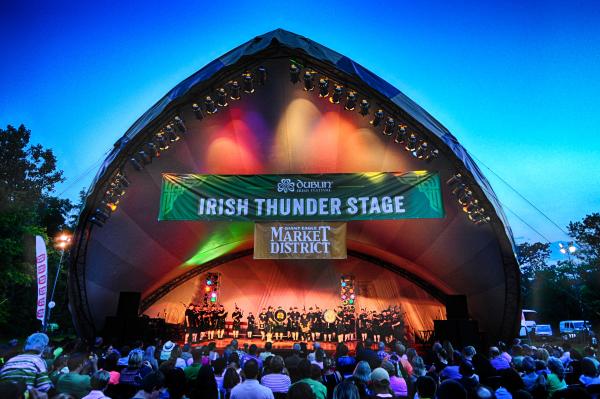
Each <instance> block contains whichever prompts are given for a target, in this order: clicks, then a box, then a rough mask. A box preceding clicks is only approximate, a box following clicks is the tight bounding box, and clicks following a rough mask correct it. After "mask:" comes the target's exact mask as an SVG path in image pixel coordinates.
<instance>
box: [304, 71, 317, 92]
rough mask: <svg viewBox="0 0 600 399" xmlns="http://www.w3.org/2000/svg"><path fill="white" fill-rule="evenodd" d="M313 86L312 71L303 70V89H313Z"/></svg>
mask: <svg viewBox="0 0 600 399" xmlns="http://www.w3.org/2000/svg"><path fill="white" fill-rule="evenodd" d="M314 88H315V82H314V80H313V73H312V72H311V71H306V72H304V90H306V91H313V90H314Z"/></svg>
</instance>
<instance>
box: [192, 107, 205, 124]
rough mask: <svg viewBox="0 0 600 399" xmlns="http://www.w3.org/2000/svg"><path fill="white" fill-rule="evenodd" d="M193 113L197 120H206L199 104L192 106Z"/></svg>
mask: <svg viewBox="0 0 600 399" xmlns="http://www.w3.org/2000/svg"><path fill="white" fill-rule="evenodd" d="M192 112H193V113H194V116H195V117H196V119H198V120H201V119H202V118H204V115H202V108H200V105H198V103H193V104H192Z"/></svg>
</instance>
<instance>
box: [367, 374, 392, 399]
mask: <svg viewBox="0 0 600 399" xmlns="http://www.w3.org/2000/svg"><path fill="white" fill-rule="evenodd" d="M371 387H372V391H373V393H372V395H371V398H393V397H394V393H393V392H392V390H391V389H390V375H389V374H388V372H387V371H385V369H383V368H381V367H377V368H376V369H375V370H373V371H372V372H371Z"/></svg>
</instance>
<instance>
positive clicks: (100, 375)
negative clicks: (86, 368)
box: [83, 370, 110, 399]
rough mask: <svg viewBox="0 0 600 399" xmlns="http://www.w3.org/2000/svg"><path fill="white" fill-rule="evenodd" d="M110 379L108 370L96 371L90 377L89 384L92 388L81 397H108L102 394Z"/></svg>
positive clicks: (90, 398)
mask: <svg viewBox="0 0 600 399" xmlns="http://www.w3.org/2000/svg"><path fill="white" fill-rule="evenodd" d="M109 381H110V373H109V372H108V371H104V370H101V371H96V372H95V373H94V374H93V375H92V378H91V379H90V386H91V388H92V390H91V391H90V393H89V394H88V395H87V396H84V397H83V399H110V398H109V397H108V396H106V395H104V391H105V390H106V388H107V387H108V382H109Z"/></svg>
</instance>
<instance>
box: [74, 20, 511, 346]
mask: <svg viewBox="0 0 600 399" xmlns="http://www.w3.org/2000/svg"><path fill="white" fill-rule="evenodd" d="M174 62H176V58H174ZM291 64H294V65H296V66H297V67H298V68H299V69H300V71H301V72H300V75H299V76H300V78H299V80H300V81H299V82H298V83H296V84H293V83H292V82H290V65H291ZM263 68H264V69H263ZM307 70H309V71H311V72H314V74H315V76H317V79H316V82H315V85H316V86H317V88H316V89H315V90H314V91H306V90H304V89H303V81H302V77H303V73H304V72H305V71H307ZM265 71H266V72H265ZM244 73H248V74H250V75H251V77H252V84H253V85H254V86H253V89H255V90H254V92H253V93H251V94H249V93H246V92H244V91H243V90H242V92H241V98H240V99H239V100H229V101H228V103H229V105H228V106H227V107H221V106H218V105H217V107H218V108H219V112H217V113H215V114H213V115H209V114H208V113H207V112H206V106H205V98H206V96H207V95H209V96H211V97H212V98H213V99H214V100H215V102H216V101H217V98H218V97H217V95H216V93H217V89H218V88H219V87H223V86H224V85H228V84H230V83H231V82H232V81H233V80H237V81H239V82H240V84H242V83H243V76H242V74H244ZM319 76H324V77H326V78H327V79H328V81H329V83H330V87H331V88H333V86H334V84H337V85H339V86H340V87H341V90H343V98H344V99H345V98H346V95H347V93H348V92H350V91H353V92H355V93H356V96H357V101H359V102H360V101H361V100H362V99H366V100H368V102H369V104H370V105H371V107H370V114H369V115H367V116H363V115H361V114H360V112H358V107H357V109H356V110H347V109H345V107H344V101H341V103H340V104H338V103H336V102H335V101H327V100H326V99H323V98H320V97H319V96H318V77H319ZM265 77H266V81H263V80H265ZM194 104H195V105H194ZM377 109H382V110H383V111H384V114H385V117H386V118H387V117H388V116H393V118H394V120H395V121H397V122H398V123H401V124H402V125H405V126H406V132H407V134H414V135H415V137H416V138H417V139H418V140H419V143H422V142H423V141H427V142H428V144H429V147H428V148H429V150H428V151H429V152H428V155H427V156H425V157H417V156H415V152H414V151H412V150H409V151H407V150H406V147H405V145H404V143H398V142H397V141H398V140H395V138H394V137H395V136H387V135H385V134H382V129H381V128H378V127H376V126H373V124H370V123H369V121H370V120H371V119H372V117H373V114H374V112H375V110H377ZM200 115H202V118H201V119H199V118H198V117H199V116H200ZM169 129H171V130H175V131H176V132H175V133H176V134H177V135H178V138H181V140H178V141H176V142H175V141H174V142H173V143H171V145H170V147H171V148H169V149H168V150H166V149H165V150H164V151H160V152H161V154H160V156H159V157H154V159H153V160H152V162H151V163H147V164H145V165H144V156H147V157H148V156H149V155H150V152H152V151H154V149H153V148H156V147H150V149H149V147H148V143H149V142H151V141H152V142H154V143H155V144H156V145H157V146H158V147H160V146H161V145H162V144H161V143H160V142H157V141H156V138H157V137H158V136H157V133H158V134H159V136H160V134H163V137H166V136H164V133H165V131H166V130H169ZM169 133H172V132H169ZM167 139H168V137H167ZM163 144H164V143H163ZM433 149H435V153H434V151H433ZM140 151H143V153H142V154H140ZM154 155H157V154H154ZM132 158H134V159H136V161H131V159H132ZM146 161H149V159H146ZM140 166H143V167H140ZM137 169H141V170H137ZM424 169H427V170H435V171H437V172H439V174H440V177H441V179H442V181H443V182H444V183H443V187H442V195H443V200H444V208H445V213H446V216H445V217H444V218H443V219H426V220H425V219H424V220H388V221H359V222H351V223H349V224H348V248H349V255H350V256H352V257H354V258H358V259H362V260H363V261H364V262H366V263H365V264H366V265H367V264H376V265H379V266H384V267H386V268H387V269H389V270H394V271H396V272H397V273H398V274H400V275H401V276H403V277H404V278H406V279H408V280H410V281H412V282H413V283H415V284H417V285H418V286H419V287H421V288H422V289H424V290H426V291H427V292H429V293H430V294H431V295H433V296H434V297H435V298H437V299H438V300H440V301H441V302H444V300H445V298H447V296H448V295H457V294H460V295H466V296H467V299H468V306H469V312H470V316H471V317H472V318H473V319H477V320H478V321H479V325H480V328H481V329H482V330H484V331H485V332H486V333H487V335H488V336H489V337H490V338H504V339H506V338H509V337H511V336H513V335H514V334H515V333H516V332H517V328H518V323H519V320H520V314H519V309H520V307H519V306H520V304H519V302H520V296H519V290H520V288H519V267H518V263H517V261H516V258H515V254H514V243H513V238H512V233H511V230H510V227H509V225H508V223H507V221H506V218H505V216H504V214H503V212H502V209H501V206H500V203H499V201H498V199H497V198H496V195H495V194H494V192H493V190H492V188H491V186H490V184H489V183H488V181H487V180H486V178H485V177H484V175H483V173H482V172H481V170H480V169H479V168H478V167H477V165H476V164H475V162H474V161H473V160H472V158H471V157H470V156H469V154H468V153H467V151H466V150H465V149H464V148H463V147H462V146H461V144H460V143H459V142H458V141H457V139H456V138H455V137H454V136H453V135H452V134H451V133H450V132H449V131H448V130H447V129H446V128H445V127H444V126H442V125H441V124H440V123H439V122H438V121H437V120H436V119H435V118H433V117H432V116H431V115H430V114H429V113H427V112H426V111H425V110H424V109H423V108H421V107H420V106H419V105H417V104H416V103H414V102H413V101H412V100H410V99H409V98H408V97H407V96H405V95H404V94H403V93H402V92H400V91H399V90H398V89H396V88H394V87H392V86H391V85H390V84H389V83H387V82H385V81H384V80H382V79H381V78H379V77H378V76H376V75H375V74H373V73H372V72H370V71H368V70H367V69H366V68H364V67H362V66H361V65H359V64H357V63H355V62H354V61H352V60H350V59H349V58H347V57H345V56H343V55H341V54H339V53H337V52H335V51H333V50H330V49H328V48H326V47H324V46H322V45H320V44H318V43H315V42H314V41H312V40H310V39H308V38H305V37H303V36H299V35H296V34H294V33H291V32H287V31H284V30H281V29H278V30H275V31H272V32H269V33H266V34H264V35H261V36H258V37H256V38H254V39H252V40H250V41H248V42H247V43H245V44H243V45H241V46H239V47H237V48H235V49H233V50H232V51H230V52H228V53H227V54H225V55H223V56H222V57H220V58H218V59H217V60H215V61H213V62H211V63H210V64H208V65H206V66H205V67H204V68H202V69H200V70H199V71H198V72H196V73H194V74H193V75H192V76H190V77H189V78H187V79H185V80H184V81H183V82H181V83H180V84H178V85H177V86H176V87H174V88H173V89H172V90H171V91H169V93H167V94H166V95H165V96H164V97H163V98H162V99H160V100H159V101H158V102H157V103H156V104H155V105H154V106H153V107H152V108H150V109H149V110H148V111H147V112H146V113H145V114H144V115H142V116H141V117H140V118H139V119H138V120H137V121H136V122H135V123H134V124H133V126H132V127H131V128H130V129H129V130H128V131H127V132H126V133H125V134H124V135H123V136H122V137H121V138H120V139H119V140H117V142H116V143H115V145H114V148H113V149H112V151H111V152H110V154H109V155H108V156H107V158H106V160H105V161H104V163H103V164H102V166H101V168H100V170H99V171H98V173H97V175H96V177H95V179H94V182H93V184H92V186H91V187H90V189H89V192H88V196H87V199H86V203H85V207H84V209H83V211H82V213H81V216H80V220H79V223H78V226H77V229H76V232H75V241H74V245H73V247H72V250H71V254H70V265H69V298H70V304H69V306H70V309H71V312H72V314H73V319H74V322H75V325H76V327H77V329H78V331H79V332H80V334H82V335H84V336H92V335H93V334H94V333H96V331H97V330H98V329H100V328H101V327H102V325H103V323H104V320H105V317H106V316H110V315H114V314H115V312H116V306H117V301H118V296H119V293H120V292H122V291H136V292H141V293H142V310H144V309H146V308H148V307H149V306H151V305H152V304H153V303H154V302H156V301H159V300H160V298H162V297H163V296H164V295H165V294H166V291H168V290H171V289H174V288H175V287H177V286H178V284H181V283H183V282H185V281H186V280H188V279H189V278H191V277H193V276H195V275H197V274H198V273H199V272H200V271H205V270H208V269H210V268H211V267H217V266H218V265H220V264H223V263H226V262H229V261H232V260H234V259H238V258H240V257H248V256H249V255H250V254H251V247H252V240H253V232H252V227H251V226H252V225H251V224H249V223H235V222H231V223H225V222H202V223H200V222H159V221H158V219H157V216H158V207H159V199H160V187H161V176H162V173H203V174H261V173H342V172H377V171H410V170H424ZM457 174H458V175H460V179H457V178H454V179H452V178H453V176H456V175H457ZM122 176H126V182H127V183H128V184H125V185H123V178H122ZM448 180H450V181H449V183H448V184H446V183H445V182H446V181H448ZM125 186H127V187H125ZM115 187H118V190H119V191H121V189H122V192H124V195H122V196H121V197H120V198H119V204H118V207H117V209H116V210H114V212H113V211H110V210H108V211H107V209H106V206H107V204H106V203H107V202H109V203H110V202H111V200H114V198H112V197H111V198H107V196H113V197H114V194H115ZM465 191H466V192H468V194H469V195H468V196H467V197H465V198H463V197H462V196H463V195H464V194H465ZM122 192H119V194H122ZM473 199H476V200H477V202H476V204H477V206H476V207H477V212H478V213H476V214H475V216H474V214H472V212H471V211H472V207H471V208H469V212H471V213H467V212H465V211H464V210H463V207H464V208H465V209H466V208H467V207H466V203H465V201H466V200H468V201H471V202H472V201H473ZM459 200H460V202H459ZM113 202H114V201H113ZM99 211H100V213H98V212H99ZM106 213H109V214H110V218H106ZM469 216H471V217H469ZM365 267H367V266H365Z"/></svg>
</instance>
